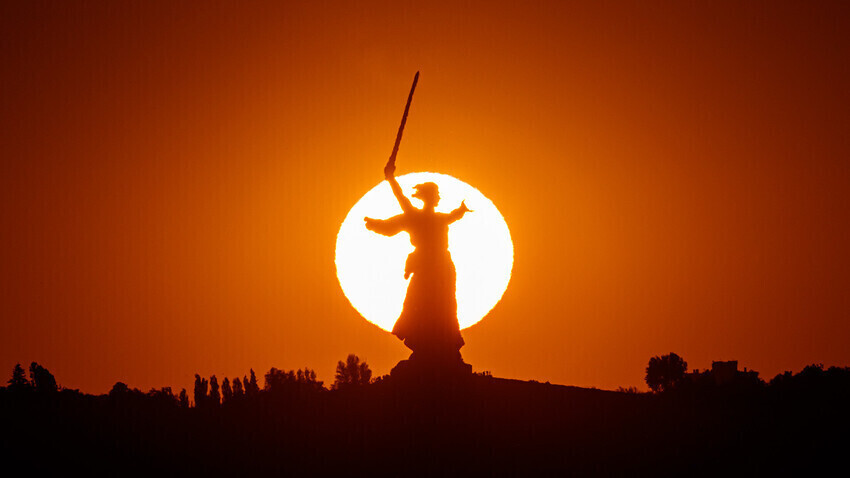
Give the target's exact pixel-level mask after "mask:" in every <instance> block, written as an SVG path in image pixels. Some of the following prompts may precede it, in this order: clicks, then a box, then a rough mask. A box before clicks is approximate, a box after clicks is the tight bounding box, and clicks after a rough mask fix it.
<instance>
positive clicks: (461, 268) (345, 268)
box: [336, 173, 513, 331]
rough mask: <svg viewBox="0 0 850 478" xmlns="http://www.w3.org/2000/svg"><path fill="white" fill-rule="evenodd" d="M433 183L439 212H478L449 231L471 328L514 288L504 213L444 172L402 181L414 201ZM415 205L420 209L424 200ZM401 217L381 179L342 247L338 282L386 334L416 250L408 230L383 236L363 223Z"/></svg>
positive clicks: (462, 308) (465, 322) (462, 315)
mask: <svg viewBox="0 0 850 478" xmlns="http://www.w3.org/2000/svg"><path fill="white" fill-rule="evenodd" d="M427 181H431V182H434V183H436V184H437V185H438V186H439V189H440V196H441V200H440V203H439V205H438V206H437V211H438V212H449V211H451V210H452V209H454V208H456V207H457V206H458V205H459V204H460V203H461V201H466V205H467V207H469V209H471V210H472V211H473V212H471V213H469V214H466V216H464V218H463V219H462V220H460V221H457V222H456V223H454V224H452V225H451V227H450V228H449V252H450V253H451V255H452V260H453V261H454V263H455V267H456V269H457V294H456V295H457V306H458V313H457V315H458V322H459V323H460V328H461V329H464V328H466V327H469V326H471V325H473V324H475V323H476V322H478V321H479V320H481V319H482V318H483V317H484V316H485V315H487V313H488V312H489V311H490V310H491V309H492V308H493V307H494V306H495V305H496V303H497V302H499V299H501V297H502V294H504V292H505V289H507V287H508V282H509V281H510V278H511V269H512V267H513V243H512V242H511V235H510V231H509V230H508V225H507V224H506V223H505V220H504V218H503V217H502V215H501V214H500V213H499V210H498V209H496V206H494V205H493V203H492V202H491V201H490V200H489V199H487V198H486V197H485V196H484V195H483V194H481V192H480V191H478V190H477V189H475V188H474V187H472V186H470V185H469V184H466V183H464V182H463V181H460V180H458V179H456V178H454V177H452V176H448V175H445V174H438V173H411V174H406V175H404V176H400V177H398V182H399V184H400V185H401V187H402V189H403V190H404V192H405V195H407V196H408V197H409V196H410V194H411V192H412V191H413V186H414V185H416V184H419V183H422V182H427ZM413 202H414V206H417V207H420V206H421V202H419V201H418V200H416V199H414V200H413ZM400 212H401V208H400V207H399V205H398V202H397V201H396V200H395V198H394V197H393V193H392V191H391V190H390V186H389V184H388V183H387V182H386V181H382V182H381V183H380V184H378V185H377V186H375V187H374V188H372V190H370V191H369V192H368V193H366V194H365V195H364V196H363V197H362V198H361V199H360V200H359V201H358V202H357V204H355V205H354V207H352V208H351V211H349V213H348V215H347V216H346V218H345V221H343V223H342V226H341V227H340V229H339V234H338V235H337V241H336V269H337V277H338V278H339V283H340V285H341V286H342V290H343V291H344V292H345V296H346V297H347V298H348V300H349V301H351V304H352V305H353V306H354V308H355V309H357V311H358V312H360V314H361V315H362V316H363V317H365V318H366V319H367V320H369V321H370V322H372V323H374V324H375V325H377V326H378V327H381V328H382V329H384V330H387V331H389V330H392V328H393V324H394V323H395V321H396V319H398V317H399V314H400V313H401V309H402V304H403V303H404V297H405V293H406V291H407V284H408V282H409V281H408V280H405V279H404V264H405V260H406V258H407V255H408V254H410V253H411V252H412V251H413V246H412V245H411V244H410V240H409V236H408V234H407V233H406V232H402V233H400V234H397V235H395V236H393V237H385V236H381V235H378V234H375V233H373V232H370V231H369V230H367V229H366V227H365V226H364V224H363V218H364V217H367V216H369V217H374V218H381V219H384V218H388V217H391V216H394V215H396V214H399V213H400Z"/></svg>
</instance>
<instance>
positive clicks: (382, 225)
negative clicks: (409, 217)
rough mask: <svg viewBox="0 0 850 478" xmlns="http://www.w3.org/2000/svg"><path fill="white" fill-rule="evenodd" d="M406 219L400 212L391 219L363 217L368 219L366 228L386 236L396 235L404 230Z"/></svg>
mask: <svg viewBox="0 0 850 478" xmlns="http://www.w3.org/2000/svg"><path fill="white" fill-rule="evenodd" d="M405 219H406V217H405V216H404V214H399V215H398V216H393V217H391V218H389V219H374V218H371V217H366V218H363V220H364V221H366V229H368V230H370V231H372V232H377V233H378V234H382V235H384V236H394V235H396V234H398V233H399V232H401V231H403V230H404V226H405V223H406V221H405Z"/></svg>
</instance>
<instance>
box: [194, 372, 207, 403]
mask: <svg viewBox="0 0 850 478" xmlns="http://www.w3.org/2000/svg"><path fill="white" fill-rule="evenodd" d="M208 388H209V383H208V382H207V379H205V378H201V376H200V375H198V374H195V394H194V395H195V407H196V408H199V407H204V406H206V404H207V390H208Z"/></svg>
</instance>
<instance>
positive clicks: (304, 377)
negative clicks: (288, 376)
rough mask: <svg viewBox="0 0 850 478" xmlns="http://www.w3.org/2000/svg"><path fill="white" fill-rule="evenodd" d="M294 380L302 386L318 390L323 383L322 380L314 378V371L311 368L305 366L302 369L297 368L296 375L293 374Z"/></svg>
mask: <svg viewBox="0 0 850 478" xmlns="http://www.w3.org/2000/svg"><path fill="white" fill-rule="evenodd" d="M295 380H296V381H297V382H298V383H299V384H301V385H302V386H304V387H306V388H307V389H315V390H319V389H321V388H322V385H323V384H324V382H322V381H320V380H316V371H315V370H312V369H309V368H306V367H305V368H304V370H301V369H298V372H297V373H296V376H295Z"/></svg>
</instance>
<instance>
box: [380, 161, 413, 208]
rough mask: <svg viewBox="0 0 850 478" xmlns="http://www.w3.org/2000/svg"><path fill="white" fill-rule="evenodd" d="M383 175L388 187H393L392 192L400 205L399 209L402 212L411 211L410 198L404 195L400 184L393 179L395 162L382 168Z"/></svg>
mask: <svg viewBox="0 0 850 478" xmlns="http://www.w3.org/2000/svg"><path fill="white" fill-rule="evenodd" d="M384 177H385V178H386V179H387V181H389V183H390V187H391V188H392V189H393V194H394V195H395V198H396V199H397V200H398V204H399V205H400V206H401V210H402V211H404V212H410V211H412V210H413V204H411V203H410V199H408V198H407V196H405V195H404V192H402V190H401V186H399V184H398V181H396V179H395V164H387V166H386V167H385V168H384Z"/></svg>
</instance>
